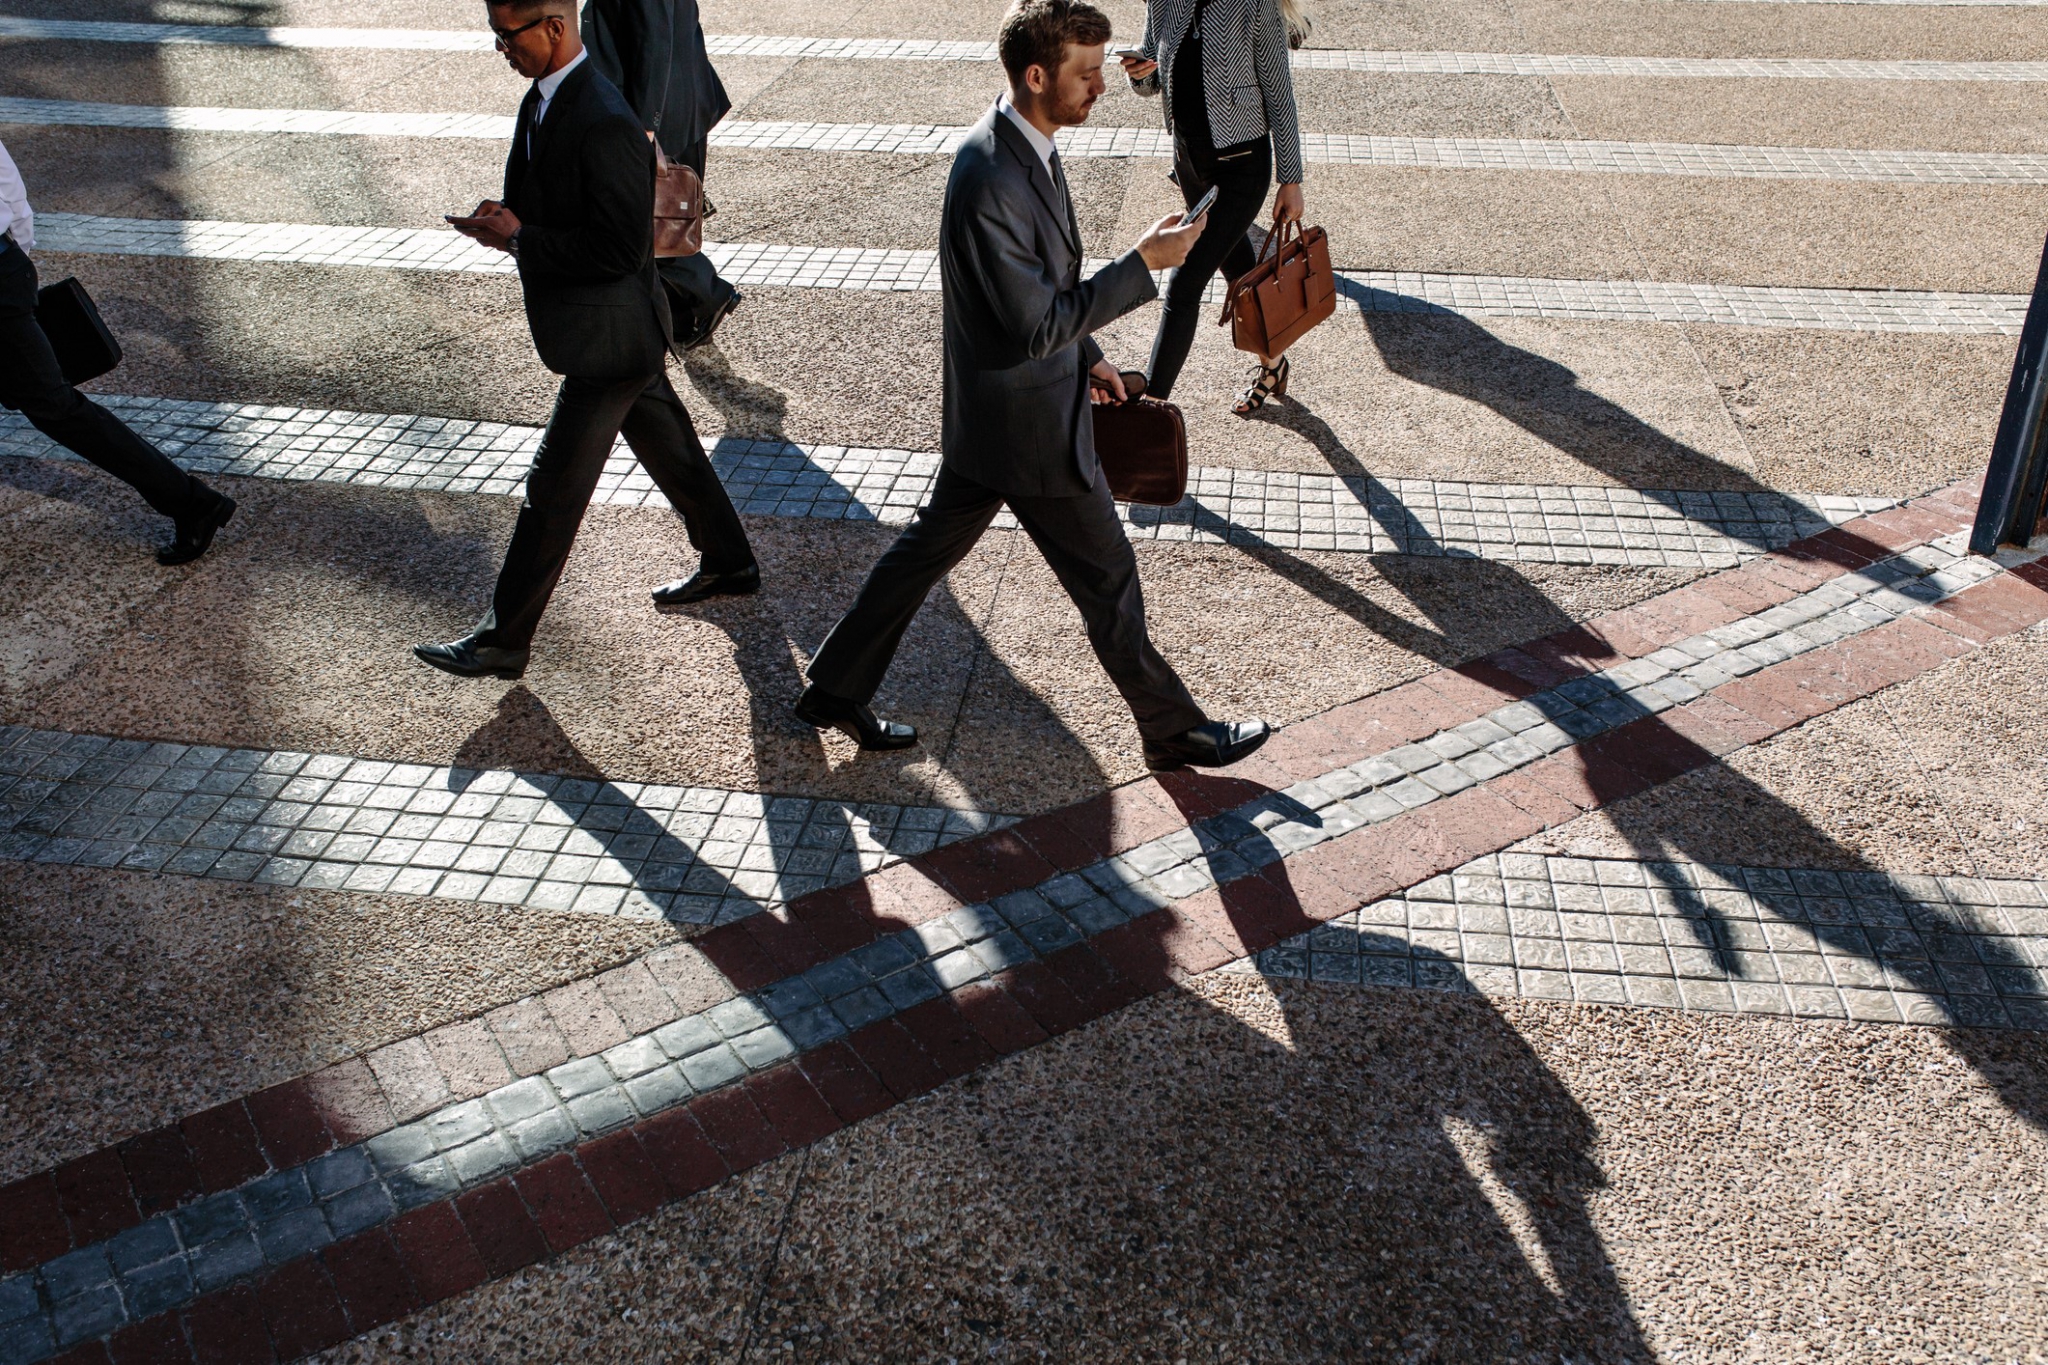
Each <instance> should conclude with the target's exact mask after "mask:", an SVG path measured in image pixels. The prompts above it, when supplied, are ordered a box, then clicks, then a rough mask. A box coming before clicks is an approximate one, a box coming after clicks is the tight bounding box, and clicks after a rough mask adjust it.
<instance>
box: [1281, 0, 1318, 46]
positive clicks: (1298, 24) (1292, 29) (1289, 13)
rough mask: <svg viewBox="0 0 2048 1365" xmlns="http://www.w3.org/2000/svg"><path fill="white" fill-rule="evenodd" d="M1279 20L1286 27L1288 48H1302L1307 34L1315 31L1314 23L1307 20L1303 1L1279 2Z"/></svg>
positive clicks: (1305, 6)
mask: <svg viewBox="0 0 2048 1365" xmlns="http://www.w3.org/2000/svg"><path fill="white" fill-rule="evenodd" d="M1280 18H1281V20H1282V21H1283V22H1284V23H1285V24H1286V25H1287V45H1288V46H1289V47H1301V46H1303V45H1304V44H1306V43H1307V42H1308V36H1309V34H1311V33H1314V32H1315V31H1316V21H1315V20H1313V19H1311V18H1309V14H1308V5H1307V4H1305V3H1304V0H1280Z"/></svg>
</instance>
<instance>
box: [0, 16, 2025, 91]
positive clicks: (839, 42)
mask: <svg viewBox="0 0 2048 1365" xmlns="http://www.w3.org/2000/svg"><path fill="white" fill-rule="evenodd" d="M1820 2H1822V0H1815V3H1820ZM1846 2H1847V3H1867V4H1881V3H1896V4H1913V3H1936V4H1943V3H1946V4H1987V5H1988V4H2039V3H2048V0H1846ZM0 38H40V39H55V40H66V41H71V42H105V43H148V44H207V45H214V46H227V47H282V48H394V49H399V50H403V51H435V52H488V51H490V50H491V41H490V37H489V35H488V34H485V33H483V32H482V31H465V30H460V29H456V30H449V29H407V28H400V29H392V28H303V27H257V26H228V25H208V24H132V23H106V22H97V21H91V20H78V19H35V18H17V17H11V16H9V17H0ZM705 46H706V47H707V48H708V49H709V51H710V54H711V55H712V56H714V57H787V58H826V59H830V60H835V61H911V62H992V61H994V60H996V50H995V44H994V43H989V42H977V41H972V40H957V39H934V38H806V37H782V36H770V35H759V34H726V33H712V34H707V35H705ZM1293 62H1294V65H1295V67H1296V68H1298V69H1307V70H1316V71H1358V72H1365V73H1370V74H1388V75H1510V76H1655V77H1704V78H1726V77H1747V78H1752V79H1792V80H1828V79H1835V80H1902V81H2038V80H2048V63H2042V62H1953V61H1949V62H1944V61H1868V60H1863V61H1858V60H1830V59H1825V58H1799V57H1707V58H1703V57H1613V56H1597V55H1590V56H1578V55H1545V54H1542V53H1520V52H1365V51H1358V50H1355V49H1345V48H1309V49H1306V50H1303V51H1299V52H1296V53H1294V54H1293Z"/></svg>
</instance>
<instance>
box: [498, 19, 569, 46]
mask: <svg viewBox="0 0 2048 1365" xmlns="http://www.w3.org/2000/svg"><path fill="white" fill-rule="evenodd" d="M554 17H555V16H554V15H552V14H543V15H542V16H541V17H540V18H538V19H536V20H534V21H533V22H532V23H530V24H521V25H520V26H519V27H518V28H499V27H497V26H496V25H492V27H491V32H493V33H495V34H497V35H498V40H497V45H498V46H499V47H504V46H506V45H507V44H508V43H510V42H511V41H512V40H513V39H514V38H517V37H518V36H519V35H520V34H522V33H524V32H526V30H528V29H530V28H539V27H540V26H541V25H542V24H545V23H546V22H547V21H548V20H550V19H552V18H554Z"/></svg>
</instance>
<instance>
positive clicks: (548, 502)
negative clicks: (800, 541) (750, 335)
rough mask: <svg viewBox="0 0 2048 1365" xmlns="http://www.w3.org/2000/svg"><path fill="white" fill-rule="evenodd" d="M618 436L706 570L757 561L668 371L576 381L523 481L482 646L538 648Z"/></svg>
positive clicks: (566, 385) (480, 626) (558, 400)
mask: <svg viewBox="0 0 2048 1365" xmlns="http://www.w3.org/2000/svg"><path fill="white" fill-rule="evenodd" d="M620 435H624V436H625V438H626V444H627V445H628V446H630V447H631V448H632V451H633V456H634V458H635V459H637V460H639V461H640V464H641V467H642V468H644V469H646V471H647V472H648V474H649V475H650V476H652V478H653V479H654V485H655V487H657V488H659V489H660V490H661V492H662V496H663V497H665V498H667V499H668V500H669V504H670V506H672V507H674V508H675V509H676V511H677V512H679V513H681V514H682V518H683V525H684V527H685V528H686V529H687V530H688V531H689V535H690V544H691V545H693V546H695V547H696V549H697V553H698V554H699V555H701V556H702V557H703V562H702V564H701V566H700V567H702V568H704V569H706V570H708V571H710V572H712V573H730V572H733V571H735V570H738V569H743V568H745V567H746V566H747V565H749V564H751V563H753V562H754V550H753V547H752V546H751V545H749V544H748V543H747V532H746V529H745V528H744V527H742V526H741V525H740V518H739V514H738V513H737V512H735V511H734V510H733V506H732V499H731V498H728V497H727V496H726V495H725V486H724V485H723V484H721V483H719V481H718V474H717V472H716V471H715V470H713V469H712V467H711V458H710V456H708V455H706V454H705V453H704V443H703V442H701V441H699V440H698V439H697V428H696V427H695V426H693V425H692V424H691V422H690V414H689V412H688V411H687V410H686V409H685V408H684V407H683V400H682V399H680V398H678V397H677V396H676V391H675V389H674V388H673V387H671V386H670V384H669V382H668V373H667V371H665V370H664V371H661V372H659V373H657V374H655V375H654V376H652V377H651V378H645V379H628V380H625V381H623V382H620V381H600V380H593V379H577V378H575V377H573V376H571V377H568V378H565V379H563V380H562V387H561V391H560V392H558V393H557V394H556V395H555V410H554V412H553V414H552V415H551V416H549V418H548V427H547V431H546V432H545V433H543V434H542V436H541V439H540V450H539V451H538V452H537V453H536V454H535V455H534V459H533V470H532V472H531V473H529V474H528V475H527V476H526V500H525V501H524V502H522V503H521V504H520V505H519V521H518V523H517V524H516V525H514V527H513V528H512V544H511V545H510V546H509V547H507V549H506V551H505V567H504V568H502V569H500V570H499V571H498V587H497V590H496V591H495V592H494V593H493V594H492V595H491V609H490V610H489V611H488V612H486V613H485V614H484V619H483V620H482V621H480V622H478V623H477V631H478V634H479V636H480V639H479V641H478V643H480V644H486V645H497V646H500V647H502V648H506V649H524V648H526V647H527V646H528V645H529V644H531V643H532V642H533V633H534V631H535V630H536V629H538V628H539V626H540V618H541V613H542V612H544V611H546V610H547V605H548V599H549V598H550V597H552V596H553V595H554V591H555V584H556V583H557V582H559V581H560V579H561V577H562V569H563V566H564V565H566V564H567V563H568V562H569V547H570V546H571V545H573V544H575V542H576V531H577V528H578V527H580V526H581V525H582V524H583V514H584V512H585V511H586V510H588V509H589V507H590V498H591V495H592V494H593V493H595V492H596V491H597V481H598V477H599V476H600V475H601V474H603V473H604V462H605V459H606V457H607V456H609V455H610V454H611V450H612V442H613V441H614V440H615V439H617V438H618V437H619V436H620Z"/></svg>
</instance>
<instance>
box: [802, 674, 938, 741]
mask: <svg viewBox="0 0 2048 1365" xmlns="http://www.w3.org/2000/svg"><path fill="white" fill-rule="evenodd" d="M790 709H791V710H792V711H793V712H795V714H796V718H797V719H798V720H800V721H802V722H803V723H804V724H806V725H815V726H817V727H818V728H819V729H820V730H827V729H830V730H838V731H840V732H841V733H842V734H844V735H846V736H847V737H848V738H850V739H852V740H853V742H854V743H855V744H858V745H860V747H861V748H863V749H908V748H909V747H910V746H911V745H913V744H915V743H917V728H916V727H915V726H911V725H903V724H900V723H898V722H896V721H893V720H883V719H882V718H881V717H880V716H877V715H876V714H875V713H874V712H873V711H870V710H869V709H868V708H867V705H866V703H864V702H857V701H848V700H847V699H846V698H844V697H835V696H833V695H832V694H831V693H830V692H820V691H819V690H818V689H817V688H815V687H806V688H805V689H804V694H803V695H802V696H801V697H798V698H797V699H796V705H795V706H793V707H791V708H790Z"/></svg>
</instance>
